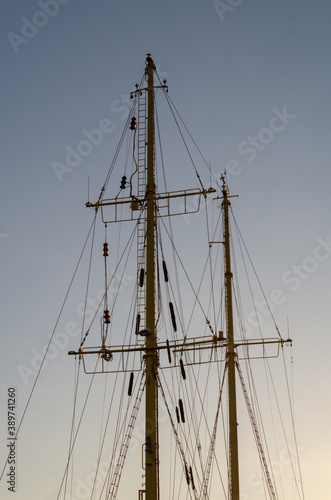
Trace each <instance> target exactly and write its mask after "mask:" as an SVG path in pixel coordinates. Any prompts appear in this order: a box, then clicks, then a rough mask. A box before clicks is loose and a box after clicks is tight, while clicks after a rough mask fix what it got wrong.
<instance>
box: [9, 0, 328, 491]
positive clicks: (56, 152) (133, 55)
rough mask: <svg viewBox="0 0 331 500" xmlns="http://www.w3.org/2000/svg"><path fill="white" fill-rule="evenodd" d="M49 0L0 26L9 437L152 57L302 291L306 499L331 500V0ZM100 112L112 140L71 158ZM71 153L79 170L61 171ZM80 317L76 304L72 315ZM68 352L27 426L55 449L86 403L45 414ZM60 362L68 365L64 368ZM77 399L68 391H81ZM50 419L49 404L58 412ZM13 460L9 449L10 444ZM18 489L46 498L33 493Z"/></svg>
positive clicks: (28, 3)
mask: <svg viewBox="0 0 331 500" xmlns="http://www.w3.org/2000/svg"><path fill="white" fill-rule="evenodd" d="M222 3H223V5H227V7H226V8H224V11H222V7H221V4H222ZM40 4H43V2H39V3H38V2H37V1H33V0H24V1H23V0H17V1H16V2H15V3H13V2H7V4H6V5H3V8H2V16H1V20H0V29H1V35H2V51H1V66H2V68H3V72H2V74H3V78H2V88H3V92H2V95H1V116H2V120H1V122H2V123H1V138H2V141H1V142H2V168H1V174H0V175H1V184H0V185H1V197H0V204H1V207H0V213H1V218H0V257H1V258H0V260H1V284H2V286H1V299H0V303H1V311H2V312H1V345H2V347H1V354H0V356H1V362H0V366H1V369H0V370H1V377H0V378H1V401H0V404H1V407H2V410H1V423H0V429H1V441H2V442H3V438H2V435H3V434H2V431H3V430H5V428H6V422H5V404H6V390H7V387H8V386H9V385H13V384H14V385H16V386H17V387H18V391H19V401H20V411H22V410H23V406H24V403H25V401H26V400H27V397H28V394H29V390H31V386H32V379H29V382H28V384H27V385H25V384H24V383H23V382H22V379H21V377H20V375H19V373H18V370H17V366H18V365H20V364H25V365H27V366H30V364H31V359H32V357H33V353H32V352H31V351H32V350H33V349H35V351H34V352H36V351H38V352H41V350H42V348H43V346H44V345H45V343H46V342H47V339H48V337H47V334H48V332H49V331H51V330H52V328H53V326H54V322H55V319H56V316H57V313H58V311H59V309H60V305H61V302H62V299H63V296H64V293H65V291H66V287H67V285H68V282H69V276H70V275H71V273H72V271H73V268H74V266H75V263H76V261H77V258H78V254H79V252H80V249H81V246H82V244H83V242H84V239H85V236H86V234H87V230H88V227H89V225H90V223H91V213H90V212H88V211H87V210H86V208H85V207H84V204H85V202H86V201H87V178H88V177H90V197H91V198H93V199H95V198H96V196H97V195H98V194H99V189H100V187H101V185H102V183H103V181H104V178H105V176H106V173H107V171H108V166H109V164H110V161H111V158H112V155H113V152H114V149H115V147H116V144H117V141H118V139H119V137H120V134H121V131H122V128H123V125H124V118H123V115H124V113H125V110H126V109H127V102H128V101H127V100H128V94H129V92H130V91H131V90H132V89H133V88H134V85H135V83H136V82H138V81H139V79H140V78H141V75H142V72H143V68H144V60H145V55H146V53H147V52H151V53H152V55H153V58H154V60H155V62H156V64H157V66H158V71H159V73H160V75H161V76H162V78H166V79H167V81H168V84H169V92H170V95H171V98H172V99H173V101H174V102H175V104H176V106H177V107H178V108H179V110H180V112H181V115H182V116H183V117H184V119H185V122H186V123H187V124H188V126H189V129H190V131H191V133H192V135H193V136H194V138H195V140H196V141H197V142H198V144H199V147H200V148H201V150H202V151H203V153H204V155H205V157H206V159H207V161H210V162H211V167H212V170H213V172H214V174H215V175H216V174H218V173H219V172H221V171H223V170H224V169H225V168H227V170H228V172H229V178H230V187H231V192H234V193H236V194H239V199H238V200H236V201H234V202H233V206H234V208H235V211H236V214H237V219H238V222H239V224H240V227H241V229H242V231H243V234H244V236H245V239H246V242H247V245H248V247H249V249H250V251H251V254H252V255H253V257H254V258H255V262H256V263H257V265H258V270H259V273H260V276H261V277H262V281H263V283H264V286H265V289H266V293H267V296H269V295H270V293H271V292H272V290H274V289H276V288H277V289H281V290H282V291H283V293H284V296H285V297H286V300H285V301H284V303H283V305H282V306H279V308H278V309H277V316H278V318H279V320H280V323H281V325H282V327H283V328H285V325H286V321H287V317H289V321H290V328H291V331H290V334H291V337H293V339H294V353H295V364H294V376H295V383H296V386H297V394H296V401H295V403H296V419H297V425H298V434H299V436H300V439H299V442H300V443H301V445H302V447H304V450H305V451H304V452H303V453H302V466H303V475H304V480H305V486H306V498H313V497H314V498H319V500H328V499H329V497H328V495H329V493H328V492H329V491H330V486H331V485H330V478H329V470H330V465H331V464H330V451H329V450H330V445H331V435H330V429H329V420H330V413H331V401H330V397H329V391H328V389H327V388H328V386H329V382H330V376H331V373H330V361H329V351H330V349H329V348H330V335H329V333H330V319H331V318H330V306H329V302H330V291H329V290H330V287H329V283H330V278H331V266H330V263H331V244H330V240H331V225H330V209H331V202H330V195H329V190H330V185H331V169H330V139H329V135H330V116H331V104H330V98H329V92H330V87H331V73H330V65H329V59H330V42H331V35H330V17H331V7H330V4H329V2H327V1H323V0H319V1H318V2H312V1H307V0H303V1H300V2H299V1H298V0H292V1H291V2H286V1H285V0H279V1H277V2H275V1H271V0H268V1H261V0H256V1H254V2H253V1H252V0H242V2H240V1H237V2H231V1H230V0H224V2H218V3H217V2H212V1H202V0H200V1H198V0H193V1H188V0H182V1H180V2H175V1H161V0H158V1H153V2H152V1H146V0H141V1H139V2H134V1H112V2H110V1H108V2H106V1H101V0H95V1H93V2H91V1H88V0H80V1H78V0H69V1H63V0H62V3H61V2H60V0H53V1H52V2H49V3H48V2H46V1H45V2H44V8H42V7H41V5H40ZM45 5H46V7H45ZM234 5H236V6H234ZM47 6H48V7H47ZM47 9H48V10H47ZM40 12H42V13H43V14H40ZM47 12H48V14H47ZM31 23H32V24H31ZM36 25H38V26H39V27H36ZM10 33H13V34H15V35H10ZM19 37H21V38H19ZM121 106H122V108H121ZM280 116H281V117H282V118H280ZM275 117H276V118H275ZM101 123H102V124H103V127H104V132H103V135H102V140H101V141H100V144H99V145H97V146H93V147H91V150H89V151H88V154H86V156H85V157H80V159H77V157H76V162H77V166H75V167H73V166H69V165H68V164H66V155H67V153H68V151H72V150H75V151H76V150H77V145H78V144H79V143H80V141H82V140H84V139H86V134H88V133H89V132H90V131H91V130H92V129H95V128H99V129H100V127H101ZM270 130H271V132H270ZM84 131H85V132H84ZM99 137H100V136H99ZM68 148H69V149H68ZM248 148H250V149H248ZM167 159H168V162H169V171H170V173H172V174H173V176H178V177H177V178H176V177H174V178H175V179H176V181H177V180H178V183H179V184H180V185H181V186H183V185H184V184H185V182H186V180H187V178H186V174H185V170H184V167H183V169H182V170H180V168H177V167H176V161H178V160H177V151H176V150H174V149H172V150H171V149H170V150H169V152H168V153H167ZM56 164H62V165H66V166H67V170H66V171H65V172H64V173H63V174H61V175H60V174H58V175H56V172H55V170H54V165H56ZM231 169H232V172H233V174H232V175H231ZM316 256H317V257H316ZM293 266H295V267H293ZM298 266H300V269H301V271H298ZM309 266H310V267H309ZM305 269H306V270H305ZM75 300H76V299H75ZM74 307H75V308H76V307H77V301H76V302H75V306H74ZM70 318H71V319H72V313H70V310H67V311H65V316H64V320H63V324H61V325H60V326H61V327H64V325H65V324H67V322H68V321H70ZM76 319H77V318H75V319H74V321H76ZM73 343H74V342H73ZM72 347H73V348H74V347H75V346H72ZM65 351H66V349H65V350H64V351H63V352H61V355H59V356H58V357H57V358H56V359H55V360H54V361H53V362H50V363H49V365H48V367H46V369H45V371H44V372H43V374H42V377H41V381H40V383H41V386H40V389H39V390H40V393H39V395H38V396H36V401H34V402H32V406H31V416H29V417H27V423H26V433H28V434H29V435H35V437H36V440H37V441H38V440H39V441H40V440H42V439H44V438H46V437H47V439H50V446H51V445H52V446H54V444H55V442H56V437H57V433H59V435H60V434H61V432H63V433H64V432H65V430H66V431H67V429H68V428H69V427H66V425H67V424H66V418H69V419H70V411H69V409H68V410H65V411H64V414H63V415H59V427H58V430H54V422H52V426H53V430H52V434H51V436H49V433H48V432H47V426H46V425H45V423H44V422H43V425H42V427H41V428H39V426H38V425H37V423H36V422H37V419H38V404H37V399H38V398H39V397H41V396H40V394H41V395H42V394H45V395H46V394H47V390H48V389H47V387H52V389H51V393H52V394H53V395H56V394H57V395H58V396H57V397H58V405H56V404H55V401H54V400H53V403H50V402H49V404H50V405H51V407H52V410H54V411H57V410H56V408H58V407H59V406H60V405H61V397H60V395H59V394H60V393H61V390H64V388H65V387H66V380H67V379H66V377H65V375H64V374H65V373H67V370H68V373H69V371H70V368H68V365H69V361H68V360H67V357H66V354H65ZM56 368H60V369H61V371H62V374H61V375H60V376H59V378H58V379H57V378H56V373H57V370H56ZM70 373H71V372H70ZM54 379H56V380H55V381H54ZM45 397H46V396H45ZM70 398H71V395H70V394H69V393H68V394H66V397H65V401H66V402H67V403H68V402H69V401H70ZM46 399H47V398H46ZM47 400H48V399H47ZM53 404H54V408H53V406H52V405H53ZM46 415H47V411H46V409H45V408H44V409H43V410H42V417H43V419H44V418H46V417H45V416H46ZM68 422H69V420H68ZM68 425H69V424H68ZM23 430H24V429H23ZM39 432H40V434H39ZM22 446H23V445H22ZM29 446H30V448H29V449H30V450H31V445H29ZM31 453H32V452H31ZM24 454H26V455H28V452H27V451H25V452H24V451H23V450H22V459H21V460H22V462H23V455H24ZM0 456H1V457H2V458H4V456H5V455H4V452H3V449H2V452H1V453H0ZM58 456H59V457H61V459H63V460H64V457H65V451H64V450H63V449H61V450H60V449H59V450H58ZM32 457H33V455H32ZM34 460H36V463H39V462H38V459H37V458H36V457H35V458H34ZM59 460H60V458H59ZM53 466H54V467H55V465H54V464H53V463H52V467H53ZM19 468H20V471H21V472H20V474H21V479H19V483H18V484H20V481H21V484H24V480H25V475H31V474H32V471H28V472H26V471H25V470H24V465H23V463H21V464H20V465H19ZM49 474H50V477H51V475H52V474H51V470H50V471H49ZM50 482H51V480H50V479H49V483H50ZM39 487H40V490H38V485H35V489H34V491H33V492H31V495H32V496H31V498H45V499H46V498H53V497H52V496H47V495H48V494H50V493H49V492H47V491H46V486H45V484H44V482H43V481H41V482H40V484H39ZM52 487H54V488H55V486H54V485H52ZM0 488H1V497H2V498H7V497H6V495H7V491H6V489H5V488H4V487H3V485H1V487H0ZM50 489H51V486H50ZM8 495H9V494H8ZM8 498H9V496H8ZM16 498H17V500H21V499H23V498H24V499H29V498H30V497H27V493H26V492H25V491H24V490H23V488H22V489H18V492H17V494H16Z"/></svg>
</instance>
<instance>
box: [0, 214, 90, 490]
mask: <svg viewBox="0 0 331 500" xmlns="http://www.w3.org/2000/svg"><path fill="white" fill-rule="evenodd" d="M95 218H96V214H95V215H94V218H93V221H92V224H91V226H90V229H89V231H88V234H87V237H86V239H85V242H84V245H83V249H82V251H81V253H80V256H79V258H78V262H77V264H76V267H75V270H74V273H73V275H72V278H71V280H70V283H69V287H68V289H67V292H66V294H65V297H64V300H63V303H62V305H61V308H60V312H59V314H58V317H57V319H56V321H55V325H54V328H53V331H52V335H51V337H50V339H49V342H48V344H47V347H46V350H45V353H44V356H43V359H42V361H41V364H40V367H39V370H38V373H37V375H36V378H35V381H34V383H33V386H32V389H31V392H30V394H29V397H28V401H27V403H26V405H25V408H24V410H23V414H22V417H21V420H20V422H19V424H18V426H17V432H16V437H18V434H19V432H20V429H21V426H22V423H23V421H24V418H25V415H26V412H27V409H28V407H29V406H30V402H31V399H32V395H33V393H34V390H35V387H36V384H37V382H38V380H39V376H40V373H41V371H42V369H43V367H44V364H45V359H46V357H47V354H48V351H49V348H50V345H51V343H52V341H53V337H54V335H55V331H56V328H57V326H58V324H59V321H60V318H61V315H62V312H63V309H64V306H65V304H66V302H67V299H68V296H69V293H70V290H71V287H72V285H73V282H74V279H75V277H76V274H77V271H78V268H79V265H80V263H81V260H82V257H83V254H84V252H85V248H86V245H87V242H88V240H89V237H90V234H91V231H92V228H93V226H94V223H95ZM8 457H9V454H8V456H7V458H6V462H5V464H4V466H3V469H2V472H1V475H0V481H1V479H2V477H3V475H4V473H5V470H6V466H7V460H8Z"/></svg>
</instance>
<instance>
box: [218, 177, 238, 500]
mask: <svg viewBox="0 0 331 500" xmlns="http://www.w3.org/2000/svg"><path fill="white" fill-rule="evenodd" d="M222 180H223V189H222V193H223V201H222V208H223V232H224V260H225V278H224V279H225V309H226V311H225V312H226V327H227V351H226V356H227V362H228V393H229V466H230V470H229V489H230V496H229V498H230V500H239V458H238V432H237V425H238V424H237V401H236V374H235V363H236V356H237V354H236V352H235V345H234V335H233V310H232V272H231V256H230V230H229V205H230V202H229V199H228V188H227V185H226V182H225V178H224V177H223V178H222Z"/></svg>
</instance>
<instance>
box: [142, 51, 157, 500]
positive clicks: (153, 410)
mask: <svg viewBox="0 0 331 500" xmlns="http://www.w3.org/2000/svg"><path fill="white" fill-rule="evenodd" d="M146 63H147V66H146V73H147V104H148V115H147V186H146V302H145V307H146V329H147V330H149V332H150V333H148V334H147V336H146V415H145V417H146V422H145V436H146V440H145V467H146V500H157V499H158V498H159V457H158V392H157V370H158V354H157V350H156V348H157V341H156V329H155V173H154V70H155V65H154V62H153V60H152V58H151V55H150V54H147V59H146Z"/></svg>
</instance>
